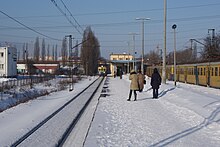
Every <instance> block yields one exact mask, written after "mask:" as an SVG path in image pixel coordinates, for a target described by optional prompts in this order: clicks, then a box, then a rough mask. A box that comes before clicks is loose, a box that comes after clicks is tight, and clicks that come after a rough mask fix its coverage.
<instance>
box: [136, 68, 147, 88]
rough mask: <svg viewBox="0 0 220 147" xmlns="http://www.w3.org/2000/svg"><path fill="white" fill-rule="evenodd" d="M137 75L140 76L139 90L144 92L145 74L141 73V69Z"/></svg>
mask: <svg viewBox="0 0 220 147" xmlns="http://www.w3.org/2000/svg"><path fill="white" fill-rule="evenodd" d="M137 76H138V86H139V92H142V91H143V89H144V80H145V75H144V74H142V73H141V70H139V71H138V75H137Z"/></svg>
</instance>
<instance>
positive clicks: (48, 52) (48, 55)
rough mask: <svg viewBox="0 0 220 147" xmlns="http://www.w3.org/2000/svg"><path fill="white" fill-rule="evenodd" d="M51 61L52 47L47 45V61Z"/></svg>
mask: <svg viewBox="0 0 220 147" xmlns="http://www.w3.org/2000/svg"><path fill="white" fill-rule="evenodd" d="M49 60H50V45H49V44H48V45H47V61H49Z"/></svg>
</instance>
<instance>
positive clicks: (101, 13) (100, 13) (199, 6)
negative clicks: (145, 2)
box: [74, 3, 220, 16]
mask: <svg viewBox="0 0 220 147" xmlns="http://www.w3.org/2000/svg"><path fill="white" fill-rule="evenodd" d="M218 5H220V3H213V4H204V5H191V6H190V5H189V6H180V7H170V8H167V9H168V10H175V9H187V8H201V7H209V6H218ZM149 11H163V8H156V9H147V10H146V9H143V10H128V11H111V12H96V13H81V14H75V15H74V16H85V15H105V14H120V13H121V14H122V13H137V12H149Z"/></svg>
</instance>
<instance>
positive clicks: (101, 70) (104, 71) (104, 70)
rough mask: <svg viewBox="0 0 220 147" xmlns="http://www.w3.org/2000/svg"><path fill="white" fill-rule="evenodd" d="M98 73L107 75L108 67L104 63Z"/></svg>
mask: <svg viewBox="0 0 220 147" xmlns="http://www.w3.org/2000/svg"><path fill="white" fill-rule="evenodd" d="M98 74H99V76H106V75H107V68H106V66H104V65H101V66H99V67H98Z"/></svg>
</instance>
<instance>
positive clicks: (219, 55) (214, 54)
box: [144, 34, 220, 65]
mask: <svg viewBox="0 0 220 147" xmlns="http://www.w3.org/2000/svg"><path fill="white" fill-rule="evenodd" d="M202 45H203V48H202V50H201V51H198V52H197V49H196V46H194V48H192V47H188V48H186V49H184V50H179V51H177V52H176V62H177V64H185V63H196V62H207V61H209V62H211V61H220V34H217V35H216V36H209V35H208V36H207V37H205V38H204V39H203V42H202ZM173 57H174V53H173V52H170V53H168V55H167V57H166V58H167V59H166V61H167V64H173V62H174V60H173ZM144 59H145V62H147V63H149V64H157V65H158V64H161V63H162V57H161V55H159V54H158V52H156V51H150V53H148V54H146V55H145V57H144Z"/></svg>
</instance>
